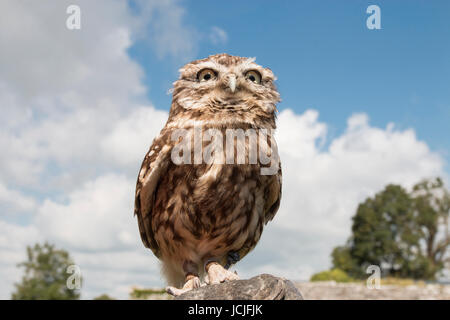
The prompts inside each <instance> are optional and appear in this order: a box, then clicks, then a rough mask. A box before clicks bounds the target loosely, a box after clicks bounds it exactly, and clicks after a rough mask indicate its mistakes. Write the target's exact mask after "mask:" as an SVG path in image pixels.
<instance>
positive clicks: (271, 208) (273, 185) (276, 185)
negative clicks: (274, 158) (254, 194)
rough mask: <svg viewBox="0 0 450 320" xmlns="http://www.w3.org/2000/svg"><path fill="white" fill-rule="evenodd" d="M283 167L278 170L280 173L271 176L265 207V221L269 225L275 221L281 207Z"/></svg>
mask: <svg viewBox="0 0 450 320" xmlns="http://www.w3.org/2000/svg"><path fill="white" fill-rule="evenodd" d="M281 182H282V175H281V166H280V167H279V168H278V173H277V174H275V175H273V176H271V179H270V180H269V183H268V185H267V188H266V192H265V194H266V197H265V198H266V203H265V205H264V221H265V224H267V223H268V222H269V221H271V220H272V219H273V217H274V216H275V214H276V213H277V211H278V208H279V207H280V200H281Z"/></svg>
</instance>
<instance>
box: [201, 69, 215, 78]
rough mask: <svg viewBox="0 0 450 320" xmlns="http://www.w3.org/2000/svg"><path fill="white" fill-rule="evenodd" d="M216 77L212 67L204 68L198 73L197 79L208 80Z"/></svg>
mask: <svg viewBox="0 0 450 320" xmlns="http://www.w3.org/2000/svg"><path fill="white" fill-rule="evenodd" d="M215 77H216V73H215V72H214V70H211V69H203V70H201V71H200V72H199V73H198V74H197V79H198V80H199V81H208V80H212V79H214V78H215Z"/></svg>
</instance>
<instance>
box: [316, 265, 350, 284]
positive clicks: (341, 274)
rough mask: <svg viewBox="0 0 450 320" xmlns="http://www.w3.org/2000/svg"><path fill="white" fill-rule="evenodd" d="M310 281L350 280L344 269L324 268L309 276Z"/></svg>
mask: <svg viewBox="0 0 450 320" xmlns="http://www.w3.org/2000/svg"><path fill="white" fill-rule="evenodd" d="M311 281H336V282H352V281H354V279H352V278H350V277H349V276H348V275H347V273H345V271H343V270H341V269H337V268H336V269H332V270H326V271H322V272H319V273H316V274H314V275H312V276H311Z"/></svg>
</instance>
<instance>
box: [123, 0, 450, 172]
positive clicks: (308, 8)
mask: <svg viewBox="0 0 450 320" xmlns="http://www.w3.org/2000/svg"><path fill="white" fill-rule="evenodd" d="M180 3H181V4H182V5H183V6H184V7H185V12H184V21H185V23H186V25H187V26H192V27H193V28H195V29H197V30H200V32H201V31H202V30H205V32H209V30H208V28H210V26H211V25H213V26H217V27H219V28H221V29H223V30H224V31H226V33H227V35H228V39H227V41H226V42H225V43H220V44H216V45H215V44H211V42H208V41H200V42H199V45H198V48H196V49H195V50H194V52H193V53H192V56H191V57H183V58H180V59H176V58H173V57H166V58H159V57H158V56H157V55H156V53H155V51H154V50H151V49H152V48H151V46H149V45H147V44H146V43H143V42H142V41H140V42H137V43H136V44H135V45H134V46H133V47H132V48H131V49H130V55H131V56H132V57H133V58H134V59H136V60H137V61H138V62H139V63H140V64H141V66H142V67H143V68H144V69H145V70H146V74H147V76H146V79H145V82H146V84H147V85H148V95H149V97H150V98H151V100H152V101H153V103H154V104H155V106H157V107H158V108H162V109H168V108H169V107H170V96H169V95H167V94H166V92H167V90H168V89H169V88H170V86H171V83H172V81H173V80H174V79H175V78H176V77H177V70H178V68H179V67H180V66H181V65H182V64H183V63H184V62H187V61H188V60H190V59H191V58H195V59H196V58H203V57H206V56H208V55H210V54H215V53H219V52H227V53H230V54H234V55H241V56H254V57H256V58H257V62H258V63H259V64H262V65H264V66H268V67H270V68H271V69H272V70H273V71H274V72H275V74H276V75H277V77H278V87H279V90H280V92H281V96H282V99H283V101H282V102H281V104H280V105H279V109H280V110H283V109H285V108H291V109H294V110H295V111H296V112H303V111H304V110H306V109H308V108H314V109H316V110H318V111H319V112H320V120H321V121H324V122H326V123H328V129H329V137H333V136H336V135H338V134H340V133H341V132H342V131H343V130H344V129H345V127H346V120H347V118H348V117H349V116H350V115H352V114H353V113H355V112H365V113H367V114H368V116H369V117H370V122H371V124H372V125H374V126H378V127H385V126H386V125H387V124H388V123H389V122H394V123H395V125H396V127H397V128H402V129H405V128H410V127H412V128H414V129H415V130H416V133H417V136H418V138H419V139H420V140H425V141H426V142H427V143H428V145H429V146H430V147H431V148H432V149H433V150H435V151H438V152H439V153H441V154H442V155H443V156H444V157H445V158H446V160H447V163H448V160H449V158H450V154H449V152H448V150H449V149H450V130H449V128H448V123H449V121H450V22H449V21H450V2H449V1H376V2H374V1H277V2H274V1H258V3H256V2H253V1H226V2H225V1H182V2H180ZM371 4H377V5H378V6H379V7H380V8H381V26H382V29H381V30H368V29H367V28H366V19H367V17H368V16H369V15H368V14H366V8H367V7H368V6H369V5H371ZM149 49H150V50H149ZM155 75H157V76H155ZM447 168H448V164H447ZM447 171H448V170H447Z"/></svg>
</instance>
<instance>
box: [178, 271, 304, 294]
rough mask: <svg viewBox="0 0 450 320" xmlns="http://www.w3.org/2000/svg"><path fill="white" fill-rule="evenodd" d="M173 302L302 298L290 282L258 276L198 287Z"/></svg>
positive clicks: (268, 275)
mask: <svg viewBox="0 0 450 320" xmlns="http://www.w3.org/2000/svg"><path fill="white" fill-rule="evenodd" d="M175 300H303V297H302V295H301V293H300V291H298V289H297V288H296V287H295V286H294V284H293V283H292V282H291V281H289V280H286V279H283V278H278V277H274V276H272V275H270V274H260V275H258V276H256V277H253V278H251V279H248V280H234V281H230V282H225V283H221V284H213V285H207V286H204V287H200V288H198V289H194V290H191V291H188V292H186V293H183V294H182V295H180V296H178V297H176V298H175Z"/></svg>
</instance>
